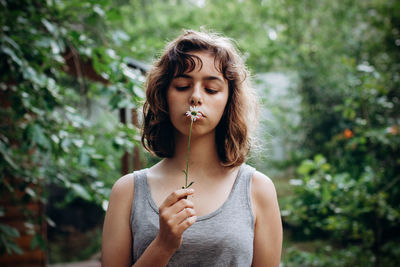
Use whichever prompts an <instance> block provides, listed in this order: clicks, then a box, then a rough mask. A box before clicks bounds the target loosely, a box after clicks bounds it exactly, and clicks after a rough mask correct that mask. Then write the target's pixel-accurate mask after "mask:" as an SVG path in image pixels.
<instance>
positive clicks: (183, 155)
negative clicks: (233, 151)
mask: <svg viewBox="0 0 400 267" xmlns="http://www.w3.org/2000/svg"><path fill="white" fill-rule="evenodd" d="M175 140H176V143H175V153H174V156H173V157H172V158H169V159H166V160H165V161H166V162H165V163H168V164H171V165H173V166H174V168H176V169H178V170H185V169H186V159H187V153H188V141H189V140H188V136H184V135H181V134H179V133H177V134H176V136H175ZM215 168H218V169H220V168H223V167H222V166H221V164H220V160H219V158H218V154H217V147H216V144H215V133H214V132H212V133H210V134H207V135H202V136H195V135H193V136H192V138H191V142H190V153H189V173H199V172H200V173H204V171H205V170H211V169H214V170H215Z"/></svg>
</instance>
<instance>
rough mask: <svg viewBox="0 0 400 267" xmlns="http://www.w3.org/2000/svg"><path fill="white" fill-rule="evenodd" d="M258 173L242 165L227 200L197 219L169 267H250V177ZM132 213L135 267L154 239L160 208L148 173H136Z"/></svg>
mask: <svg viewBox="0 0 400 267" xmlns="http://www.w3.org/2000/svg"><path fill="white" fill-rule="evenodd" d="M254 171H255V169H254V168H252V167H250V166H248V165H246V164H242V165H241V166H240V168H239V172H238V175H237V177H236V180H235V182H234V184H233V187H232V191H231V192H230V194H229V197H228V199H227V200H226V201H225V202H224V204H223V205H222V206H221V207H220V208H218V209H217V210H215V211H213V212H211V213H209V214H207V215H204V216H200V217H198V218H197V221H196V222H195V223H194V224H193V225H192V226H191V227H189V228H188V229H187V230H186V231H185V232H184V234H183V241H182V245H181V247H180V248H179V249H178V250H177V251H176V252H175V254H174V255H173V256H172V258H171V259H170V261H169V263H168V265H167V266H179V267H182V266H207V267H210V266H250V265H251V263H252V259H253V239H254V215H253V212H252V209H251V199H250V197H251V192H250V185H251V177H252V176H253V173H254ZM134 179H135V192H134V193H135V196H134V201H133V204H132V212H131V218H130V220H131V228H132V253H133V254H132V260H133V262H132V264H133V263H135V262H136V261H137V260H138V259H139V257H140V256H141V255H142V254H143V252H144V251H145V250H146V248H147V247H148V246H149V245H150V243H151V242H152V241H153V240H154V239H155V237H156V236H157V234H158V230H159V221H158V207H157V206H156V204H155V202H154V200H153V199H152V197H151V194H150V189H149V186H148V183H147V169H143V170H140V171H135V172H134Z"/></svg>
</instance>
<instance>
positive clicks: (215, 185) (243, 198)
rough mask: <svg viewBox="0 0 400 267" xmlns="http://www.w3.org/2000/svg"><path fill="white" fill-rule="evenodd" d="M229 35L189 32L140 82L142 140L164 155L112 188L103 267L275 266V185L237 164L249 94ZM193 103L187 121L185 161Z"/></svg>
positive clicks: (249, 113) (246, 136)
mask: <svg viewBox="0 0 400 267" xmlns="http://www.w3.org/2000/svg"><path fill="white" fill-rule="evenodd" d="M248 77H249V75H248V72H247V69H246V67H245V65H244V63H243V61H242V59H241V57H240V56H239V54H238V52H237V50H236V49H235V48H234V46H233V45H232V43H231V42H230V40H229V39H227V38H224V37H221V36H219V35H216V34H212V33H205V32H196V31H186V32H185V33H184V34H183V35H181V36H180V37H178V38H177V39H176V40H174V41H173V42H171V43H170V44H169V45H168V46H167V47H166V49H165V51H164V53H163V55H162V56H161V58H160V59H159V60H158V61H157V62H156V63H155V65H154V67H153V69H152V70H151V71H150V73H149V75H148V78H147V83H146V103H145V105H144V126H143V135H142V143H143V145H144V146H145V148H146V149H148V150H149V151H151V152H152V153H154V154H156V155H157V156H159V157H162V158H163V160H161V161H160V162H159V163H158V164H156V165H154V166H152V167H151V168H149V169H144V170H140V171H136V172H134V173H133V174H128V175H125V176H123V177H121V178H120V179H119V180H118V181H117V182H116V183H115V185H114V186H113V189H112V192H111V196H110V201H109V207H108V210H107V214H106V217H105V222H104V229H103V247H102V266H104V267H108V266H132V265H133V266H167V265H168V266H278V265H279V262H280V255H281V245H282V224H281V219H280V214H279V207H278V202H277V196H276V192H275V188H274V185H273V183H272V182H271V180H270V179H269V178H268V177H266V176H265V175H264V174H262V173H260V172H257V171H255V169H254V168H252V167H250V166H248V165H246V164H245V163H244V161H245V159H246V156H247V154H248V152H249V149H250V144H251V142H250V141H251V138H250V137H251V130H252V122H253V121H254V118H255V116H254V114H255V113H254V108H255V101H253V100H254V97H253V93H252V88H251V86H250V83H249V81H248ZM190 107H192V108H193V107H195V108H196V109H198V111H199V114H198V119H197V120H196V121H194V122H193V128H192V132H191V143H190V155H189V159H190V160H189V181H193V182H194V183H193V185H192V186H191V187H190V188H185V189H181V188H182V185H184V184H185V183H184V182H185V175H184V174H183V172H182V170H184V169H185V168H186V156H187V147H188V136H189V128H190V127H189V126H190V123H191V118H190V117H188V116H187V115H186V112H187V111H188V110H189V109H190Z"/></svg>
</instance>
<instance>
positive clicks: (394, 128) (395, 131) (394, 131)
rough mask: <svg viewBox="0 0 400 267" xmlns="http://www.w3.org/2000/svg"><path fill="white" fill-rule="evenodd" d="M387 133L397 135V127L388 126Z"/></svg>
mask: <svg viewBox="0 0 400 267" xmlns="http://www.w3.org/2000/svg"><path fill="white" fill-rule="evenodd" d="M388 132H389V133H391V134H393V135H396V134H398V133H399V126H397V125H392V126H390V127H389V129H388Z"/></svg>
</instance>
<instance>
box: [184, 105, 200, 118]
mask: <svg viewBox="0 0 400 267" xmlns="http://www.w3.org/2000/svg"><path fill="white" fill-rule="evenodd" d="M186 116H188V117H190V119H191V120H192V121H196V120H197V119H200V118H201V117H202V115H201V113H200V111H199V108H198V107H196V106H190V110H188V111H186Z"/></svg>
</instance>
